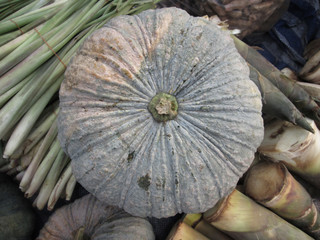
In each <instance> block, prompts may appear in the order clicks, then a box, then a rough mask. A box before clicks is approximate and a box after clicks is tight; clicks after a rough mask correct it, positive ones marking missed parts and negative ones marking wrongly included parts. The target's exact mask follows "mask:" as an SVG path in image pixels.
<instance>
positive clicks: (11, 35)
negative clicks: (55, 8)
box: [0, 12, 55, 46]
mask: <svg viewBox="0 0 320 240" xmlns="http://www.w3.org/2000/svg"><path fill="white" fill-rule="evenodd" d="M54 14H55V13H54V12H53V13H52V14H47V15H45V16H44V17H42V18H39V19H37V20H36V21H33V22H31V23H29V24H27V25H25V26H23V27H22V28H19V29H18V30H15V31H12V32H8V33H6V34H3V35H1V36H0V46H3V45H5V44H7V43H9V42H10V41H12V40H14V39H15V38H17V37H19V36H23V35H24V33H25V32H28V31H30V30H32V29H34V28H37V27H39V26H41V25H42V23H43V22H45V21H46V20H47V19H49V18H51V17H52V16H53V15H54Z"/></svg>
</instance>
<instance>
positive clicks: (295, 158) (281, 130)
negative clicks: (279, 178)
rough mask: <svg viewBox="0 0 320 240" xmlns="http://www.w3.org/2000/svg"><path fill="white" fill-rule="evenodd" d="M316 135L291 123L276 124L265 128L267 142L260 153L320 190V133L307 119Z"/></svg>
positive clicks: (273, 123) (277, 121) (263, 142)
mask: <svg viewBox="0 0 320 240" xmlns="http://www.w3.org/2000/svg"><path fill="white" fill-rule="evenodd" d="M308 121H309V123H310V125H311V126H312V128H313V129H314V134H312V133H310V132H308V131H306V130H304V129H302V128H299V127H297V126H295V125H293V124H291V123H289V122H286V121H281V120H275V121H272V122H269V123H268V124H267V125H266V126H265V135H264V140H263V141H262V143H261V145H260V147H259V148H258V151H259V152H260V153H261V154H263V155H265V156H267V157H269V158H270V159H271V160H272V161H275V162H282V163H284V164H285V165H286V167H287V168H288V169H289V170H291V171H293V172H295V173H296V174H298V175H300V176H301V177H302V178H304V179H305V180H307V181H309V182H310V183H312V184H313V185H314V186H316V187H318V188H319V187H320V147H319V146H320V133H319V130H318V128H317V127H316V125H315V122H314V121H312V120H311V119H308Z"/></svg>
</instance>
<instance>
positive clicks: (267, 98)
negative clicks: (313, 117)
mask: <svg viewBox="0 0 320 240" xmlns="http://www.w3.org/2000/svg"><path fill="white" fill-rule="evenodd" d="M248 66H249V68H250V79H251V80H252V81H253V82H254V83H255V84H256V85H257V87H258V88H259V90H260V92H261V95H262V99H263V101H264V104H263V108H262V111H263V112H264V113H266V114H268V115H271V116H275V117H278V118H281V119H284V120H287V121H290V122H292V123H293V124H298V125H299V126H301V127H302V128H304V129H306V130H308V131H310V132H313V131H314V130H313V128H312V127H311V126H310V124H309V123H308V121H307V120H306V119H305V118H304V116H303V115H302V114H301V112H300V111H299V110H298V109H297V108H296V107H295V105H294V104H293V103H292V102H291V101H290V100H289V99H288V98H287V97H286V96H285V95H284V94H283V93H282V92H281V91H280V90H279V89H278V88H276V87H275V86H274V85H273V84H272V83H271V82H270V81H269V80H268V79H267V78H265V77H264V76H263V75H261V74H260V73H259V72H258V71H257V69H255V68H254V67H253V66H252V65H251V64H249V63H248Z"/></svg>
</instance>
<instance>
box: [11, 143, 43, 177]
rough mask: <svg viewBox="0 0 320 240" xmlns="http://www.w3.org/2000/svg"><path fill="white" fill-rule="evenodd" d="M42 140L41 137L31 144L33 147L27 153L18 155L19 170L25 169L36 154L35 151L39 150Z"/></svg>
mask: <svg viewBox="0 0 320 240" xmlns="http://www.w3.org/2000/svg"><path fill="white" fill-rule="evenodd" d="M43 141H44V138H42V139H41V140H40V141H39V142H38V143H37V144H36V145H35V146H33V148H32V149H31V150H30V151H29V152H28V153H26V154H23V155H22V156H21V157H20V163H19V165H18V166H17V170H18V171H19V172H20V171H23V170H25V169H26V168H27V167H28V166H29V165H30V163H31V161H32V160H33V158H34V157H35V156H36V153H37V152H38V151H39V149H40V147H41V145H42V142H43Z"/></svg>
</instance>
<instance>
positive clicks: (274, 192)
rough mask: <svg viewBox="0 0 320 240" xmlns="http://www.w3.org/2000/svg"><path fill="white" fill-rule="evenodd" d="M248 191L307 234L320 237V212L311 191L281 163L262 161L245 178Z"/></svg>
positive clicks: (254, 198)
mask: <svg viewBox="0 0 320 240" xmlns="http://www.w3.org/2000/svg"><path fill="white" fill-rule="evenodd" d="M245 193H246V195H248V196H249V197H251V198H253V200H255V201H257V202H259V203H260V204H262V205H263V206H265V207H267V208H269V209H271V210H272V211H273V212H275V213H276V214H278V215H279V216H281V217H283V218H285V219H287V220H288V221H290V222H291V223H293V224H294V225H296V226H297V227H299V228H301V229H303V230H304V231H306V232H307V233H308V234H310V235H311V236H313V237H316V235H317V239H320V212H319V211H318V210H317V208H316V207H315V205H314V203H313V201H312V198H311V196H310V194H309V193H308V192H307V190H306V189H305V188H304V187H303V186H302V185H301V184H300V183H299V182H298V181H296V180H295V178H294V177H293V176H292V175H291V174H290V173H289V171H288V170H287V168H286V167H285V165H283V164H281V163H272V162H265V161H262V162H259V163H258V164H256V165H255V166H253V167H251V168H250V169H249V171H248V173H247V175H246V179H245Z"/></svg>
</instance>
